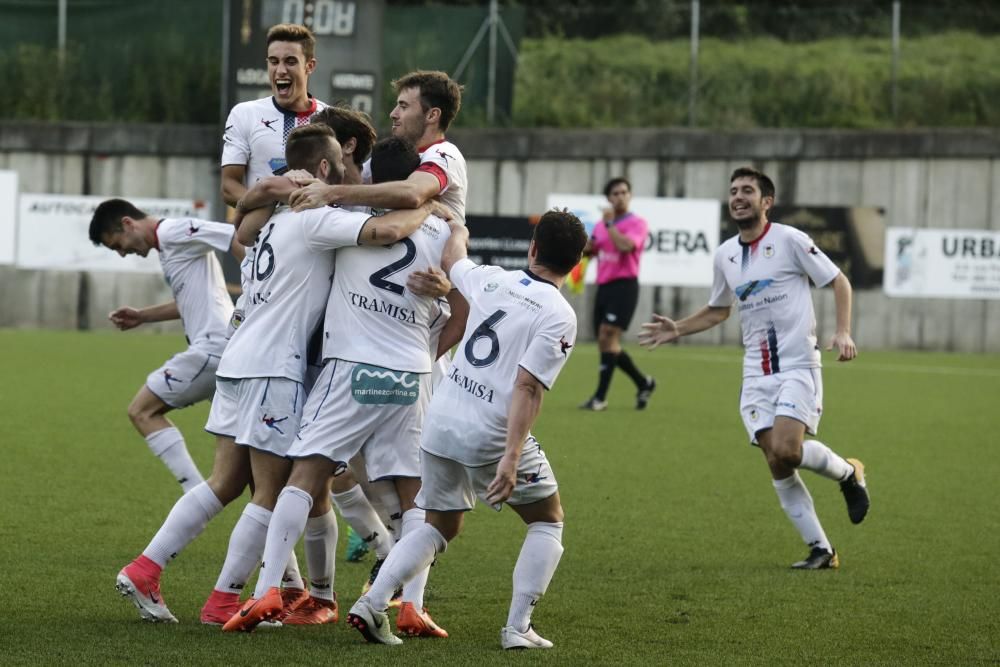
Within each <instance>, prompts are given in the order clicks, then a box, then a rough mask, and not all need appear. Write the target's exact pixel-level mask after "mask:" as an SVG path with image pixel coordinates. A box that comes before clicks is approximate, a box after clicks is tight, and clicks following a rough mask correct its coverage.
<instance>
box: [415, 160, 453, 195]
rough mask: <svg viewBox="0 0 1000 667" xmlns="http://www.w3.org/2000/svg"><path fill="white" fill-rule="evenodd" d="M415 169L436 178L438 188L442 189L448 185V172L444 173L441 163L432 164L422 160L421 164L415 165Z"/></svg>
mask: <svg viewBox="0 0 1000 667" xmlns="http://www.w3.org/2000/svg"><path fill="white" fill-rule="evenodd" d="M417 171H424V172H427V173H428V174H430V175H431V176H434V177H435V178H437V179H438V185H439V189H440V190H444V189H445V188H446V187H448V174H446V173H444V169H442V168H441V165H439V164H434V163H433V162H424V163H423V164H422V165H420V166H419V167H417Z"/></svg>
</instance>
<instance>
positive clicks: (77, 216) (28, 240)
mask: <svg viewBox="0 0 1000 667" xmlns="http://www.w3.org/2000/svg"><path fill="white" fill-rule="evenodd" d="M106 199H108V198H107V197H90V196H84V195H38V194H22V195H21V200H20V212H21V215H20V219H19V220H18V226H17V265H18V266H20V267H22V268H26V269H56V270H62V271H127V272H135V273H159V272H160V260H159V258H158V257H157V253H156V251H155V250H154V251H151V252H150V253H149V255H148V256H146V257H140V256H138V255H128V256H126V257H119V256H118V253H116V252H114V251H111V250H108V249H107V248H105V247H103V246H95V245H94V244H92V243H91V242H90V235H89V228H90V219H91V218H92V217H93V215H94V210H95V209H96V208H97V206H98V204H100V203H101V202H102V201H104V200H106ZM129 201H130V202H132V203H133V204H135V206H136V208H138V209H140V210H142V211H144V212H145V213H148V214H149V215H151V216H153V217H157V218H204V217H205V214H206V213H207V208H206V207H205V205H204V204H202V203H201V202H195V201H194V200H190V199H147V198H135V199H129Z"/></svg>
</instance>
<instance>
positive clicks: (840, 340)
mask: <svg viewBox="0 0 1000 667" xmlns="http://www.w3.org/2000/svg"><path fill="white" fill-rule="evenodd" d="M831 284H832V285H833V300H834V303H835V304H836V306H837V331H836V333H834V334H833V338H831V339H830V344H829V345H827V346H826V349H827V350H832V349H833V348H835V347H836V348H837V361H850V360H851V359H853V358H854V357H856V356H858V348H857V346H856V345H855V344H854V340H853V339H852V338H851V297H852V295H853V290H852V289H851V281H850V280H848V279H847V276H845V275H844V274H843V272H841V273H838V274H837V277H836V278H834V279H833V282H832V283H831Z"/></svg>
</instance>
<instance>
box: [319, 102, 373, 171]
mask: <svg viewBox="0 0 1000 667" xmlns="http://www.w3.org/2000/svg"><path fill="white" fill-rule="evenodd" d="M311 122H313V123H324V124H326V125H329V126H330V127H332V128H333V131H334V132H335V133H336V134H337V141H339V142H340V145H341V146H343V145H344V142H346V141H347V140H348V139H354V141H355V142H357V146H356V147H355V149H354V155H353V156H352V159H353V160H354V164H356V165H358V166H359V167H360V166H361V165H363V164H364V163H365V160H367V159H368V156H369V155H371V152H372V145H373V144H374V143H375V128H374V127H373V126H372V121H371V117H370V116H369V115H368V114H366V113H365V112H364V111H357V110H356V109H352V108H351V107H347V106H341V105H337V106H332V107H326V108H325V109H321V110H320V111H317V112H316V113H315V114H313V117H312V120H311Z"/></svg>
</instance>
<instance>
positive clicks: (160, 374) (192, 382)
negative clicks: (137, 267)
mask: <svg viewBox="0 0 1000 667" xmlns="http://www.w3.org/2000/svg"><path fill="white" fill-rule="evenodd" d="M233 232H234V230H233V227H232V225H227V224H224V223H220V222H211V221H208V220H200V219H197V218H183V219H164V220H158V219H157V218H154V217H151V216H149V215H147V214H146V213H144V212H142V211H140V210H139V209H138V208H136V207H135V206H134V205H132V204H131V203H130V202H127V201H125V200H124V199H110V200H108V201H105V202H102V203H101V205H100V206H98V207H97V209H96V210H95V211H94V216H93V219H92V220H91V223H90V240H91V241H92V242H93V243H94V245H103V246H105V247H106V248H109V249H111V250H114V251H115V252H117V253H118V254H119V255H121V256H123V257H124V256H125V255H130V254H138V255H142V256H143V257H145V256H146V254H147V253H148V252H149V251H150V250H154V249H155V250H156V251H157V254H158V255H159V258H160V265H161V267H162V268H163V277H164V279H165V280H166V282H167V284H168V285H169V286H170V289H171V291H172V292H173V293H174V301H172V302H170V303H165V304H161V305H158V306H149V307H146V308H132V307H130V306H123V307H121V308H117V309H115V310H114V311H113V312H112V313H111V314H110V315H109V316H108V318H109V319H110V320H111V322H112V323H113V324H114V325H115V326H116V327H118V328H119V329H121V330H122V331H126V330H128V329H133V328H135V327H137V326H140V325H142V324H145V323H148V322H162V321H165V320H176V319H180V320H181V321H182V322H183V325H184V333H185V335H186V336H187V340H188V349H186V350H184V351H183V352H180V353H178V354H176V355H174V356H173V357H171V358H170V359H169V360H168V361H167V362H166V363H165V364H164V365H163V366H161V367H160V368H158V369H156V370H155V371H153V372H152V373H150V374H149V376H148V377H147V378H146V383H145V384H144V385H143V386H142V387H141V388H140V389H139V391H138V393H136V395H135V398H133V399H132V402H131V403H130V404H129V406H128V416H129V419H130V420H131V422H132V424H133V426H135V428H136V430H137V431H139V434H140V435H142V436H143V437H144V438H145V439H146V443H147V444H148V445H149V448H150V450H151V451H152V452H153V454H154V455H156V456H157V458H159V459H160V460H161V461H163V463H164V465H166V466H167V469H169V470H170V472H171V473H173V475H174V478H175V479H176V480H177V482H178V483H179V484H180V485H181V488H182V489H183V490H184V491H185V492H187V491H189V490H191V489H193V488H194V487H196V486H198V485H199V484H201V483H202V482H203V481H204V478H203V477H202V476H201V473H200V472H198V468H197V466H196V465H195V464H194V461H193V460H192V459H191V455H190V454H189V453H188V450H187V445H186V444H185V442H184V436H183V435H181V432H180V431H179V430H178V429H177V428H176V427H175V426H174V425H173V423H172V422H171V421H170V420H169V419H167V417H166V414H167V413H168V412H170V411H171V410H174V409H176V408H183V407H186V406H188V405H192V404H194V403H198V402H199V401H204V400H208V399H210V398H211V397H212V393H213V392H214V391H215V368H216V367H217V366H218V364H219V358H220V357H221V356H222V350H223V348H224V347H225V345H226V326H227V323H228V322H229V319H230V317H231V315H232V312H233V304H232V301H230V299H229V295H228V294H227V292H226V285H225V281H224V280H223V277H222V269H221V267H220V265H219V260H218V259H217V258H216V257H215V254H214V251H215V250H219V251H222V252H226V251H232V252H233V253H234V254H235V255H237V256H238V257H242V254H243V248H242V246H240V245H239V244H238V243H236V242H235V241H234V239H233Z"/></svg>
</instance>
